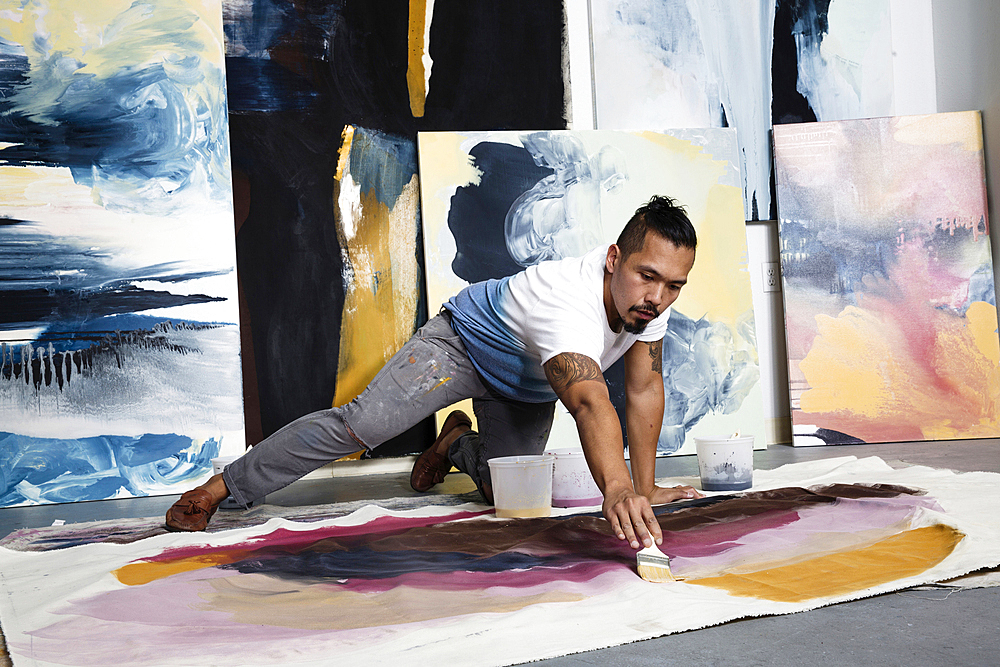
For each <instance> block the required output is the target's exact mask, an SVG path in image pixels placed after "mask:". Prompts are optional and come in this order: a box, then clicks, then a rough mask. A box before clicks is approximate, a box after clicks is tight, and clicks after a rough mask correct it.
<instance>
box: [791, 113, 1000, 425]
mask: <svg viewBox="0 0 1000 667" xmlns="http://www.w3.org/2000/svg"><path fill="white" fill-rule="evenodd" d="M774 150H775V166H776V181H777V197H778V209H779V213H780V237H781V262H782V272H783V277H784V295H785V313H786V324H787V344H788V368H789V381H790V385H791V386H790V391H791V404H792V421H793V430H794V432H795V436H794V438H795V444H797V445H810V444H826V443H849V442H858V441H862V442H896V441H911V440H947V439H959V438H987V437H997V436H998V435H1000V365H998V359H1000V343H998V338H997V310H996V297H995V294H994V282H993V279H994V278H993V264H992V260H991V255H990V237H989V221H988V217H987V210H986V184H985V170H984V162H983V139H982V123H981V119H980V114H979V112H978V111H968V112H959V113H947V114H933V115H924V116H903V117H896V118H876V119H869V120H857V121H843V122H831V123H804V124H795V125H782V126H775V128H774Z"/></svg>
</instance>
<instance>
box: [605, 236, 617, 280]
mask: <svg viewBox="0 0 1000 667" xmlns="http://www.w3.org/2000/svg"><path fill="white" fill-rule="evenodd" d="M620 256H621V250H620V249H619V248H618V245H617V244H616V243H612V244H611V245H610V246H609V247H608V256H607V258H605V260H604V269H605V270H606V271H607V272H608V273H614V272H615V262H617V261H618V258H619V257H620Z"/></svg>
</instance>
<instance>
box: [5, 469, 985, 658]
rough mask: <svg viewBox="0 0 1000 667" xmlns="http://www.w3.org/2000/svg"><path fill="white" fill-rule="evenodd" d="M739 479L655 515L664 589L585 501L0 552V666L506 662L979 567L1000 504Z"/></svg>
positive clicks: (898, 488)
mask: <svg viewBox="0 0 1000 667" xmlns="http://www.w3.org/2000/svg"><path fill="white" fill-rule="evenodd" d="M758 473H759V474H758V475H756V481H757V482H758V484H759V486H760V487H761V488H762V490H761V491H753V492H749V493H746V494H743V495H738V496H725V495H722V496H714V497H712V496H710V497H708V498H705V499H699V500H695V501H689V502H687V503H682V504H681V505H679V506H673V507H671V506H664V507H661V508H660V514H659V516H658V520H659V522H660V525H661V527H662V528H663V529H664V531H665V534H666V535H667V539H666V540H665V542H664V545H663V548H664V550H665V551H666V552H667V553H668V554H670V555H671V557H672V561H673V563H672V570H673V573H674V575H675V576H676V577H677V578H678V579H679V580H680V581H678V582H674V583H668V584H652V583H648V582H645V581H643V580H642V579H640V578H639V577H638V575H637V573H636V571H635V555H634V552H633V551H632V550H631V549H630V548H629V547H628V546H627V545H625V544H624V543H622V542H620V541H619V540H617V539H616V538H615V537H614V536H613V535H612V534H611V533H610V531H609V528H608V525H607V522H606V521H604V519H603V518H601V517H600V516H599V515H596V514H572V513H570V512H569V511H562V514H561V515H560V516H554V517H550V518H544V519H519V520H499V519H496V518H494V517H492V516H490V515H491V514H492V513H491V512H490V510H489V509H488V508H485V507H483V506H482V505H465V506H460V507H425V508H423V509H421V510H414V511H405V512H392V511H387V510H382V509H381V508H378V507H374V506H368V507H366V508H364V509H362V510H359V511H358V512H355V513H354V514H352V515H350V516H347V517H343V518H340V519H333V520H325V521H319V522H315V523H309V524H301V523H294V522H289V521H284V520H281V519H277V520H273V521H271V522H269V523H267V524H265V525H263V526H258V527H255V528H250V529H243V530H233V531H224V532H222V533H215V534H213V535H175V534H171V535H160V536H158V537H153V538H149V539H144V540H139V541H136V542H132V543H130V544H88V545H83V546H78V547H74V548H68V549H60V550H54V551H46V552H15V551H10V550H8V549H2V550H0V559H2V562H3V568H2V570H0V587H2V591H3V595H0V620H2V622H3V627H4V630H5V634H6V638H7V644H8V647H9V650H10V653H11V655H12V656H13V657H14V660H15V662H16V663H17V664H20V661H21V660H24V661H29V660H33V661H34V663H32V664H39V665H50V664H62V663H65V662H66V658H67V656H68V655H71V656H72V662H73V664H75V665H106V664H116V665H142V664H151V663H156V664H164V663H170V664H175V663H179V662H183V663H184V664H204V665H208V664H223V663H227V664H228V663H239V664H245V665H295V664H323V663H327V664H328V663H329V662H331V661H333V662H336V663H344V664H366V665H367V664H394V665H398V664H454V665H506V664H513V663H520V662H526V661H531V660H537V659H541V658H546V657H554V656H558V655H564V654H566V653H571V652H578V651H585V650H589V649H594V648H602V647H605V646H611V645H615V644H620V643H626V642H632V641H638V640H641V639H646V638H649V637H655V636H660V635H664V634H670V633H674V632H681V631H684V630H689V629H694V628H700V627H705V626H709V625H714V624H718V623H723V622H726V621H730V620H734V619H736V618H741V617H745V616H758V615H766V614H785V613H793V612H799V611H804V610H807V609H812V608H816V607H819V606H824V605H828V604H833V603H836V602H841V601H845V600H851V599H856V598H860V597H867V596H871V595H877V594H880V593H885V592H888V591H893V590H899V589H902V588H906V587H910V586H914V585H918V584H924V583H930V582H935V581H941V580H944V579H949V578H952V577H955V576H959V575H962V574H965V573H967V572H970V571H972V570H975V569H978V568H981V567H990V566H995V565H996V564H998V563H1000V539H998V538H1000V534H998V528H997V524H996V522H995V521H990V520H989V519H988V518H987V517H985V516H984V514H985V513H986V512H988V511H989V507H991V506H992V505H993V504H995V502H997V500H1000V498H998V493H1000V491H998V490H1000V483H998V482H997V477H998V476H997V475H996V474H993V473H965V474H955V473H953V472H951V471H946V470H934V469H930V468H921V467H911V468H905V469H901V470H893V469H892V468H890V467H889V466H888V465H886V464H885V463H884V462H882V461H880V460H878V459H866V460H862V461H858V460H856V459H853V458H852V457H845V458H841V459H833V460H828V461H823V462H811V463H804V464H794V465H790V466H784V467H783V468H781V469H779V470H777V471H758ZM973 490H975V491H973ZM982 493H985V494H986V496H985V497H982V496H981V494H982ZM973 495H976V497H977V501H976V502H972V501H970V500H969V499H970V497H972V496H973Z"/></svg>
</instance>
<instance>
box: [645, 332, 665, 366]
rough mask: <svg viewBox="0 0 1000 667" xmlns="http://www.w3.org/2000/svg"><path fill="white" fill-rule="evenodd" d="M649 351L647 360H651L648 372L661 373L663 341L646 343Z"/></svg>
mask: <svg viewBox="0 0 1000 667" xmlns="http://www.w3.org/2000/svg"><path fill="white" fill-rule="evenodd" d="M646 346H647V347H648V349H649V358H650V359H652V360H653V363H652V364H650V368H649V370H651V371H653V372H655V373H662V372H663V341H662V340H657V341H653V342H652V343H646Z"/></svg>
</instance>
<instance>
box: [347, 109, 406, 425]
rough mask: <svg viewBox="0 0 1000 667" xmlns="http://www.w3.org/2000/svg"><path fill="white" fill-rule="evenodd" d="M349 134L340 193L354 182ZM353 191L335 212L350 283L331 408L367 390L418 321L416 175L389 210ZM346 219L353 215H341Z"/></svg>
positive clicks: (374, 198) (371, 194)
mask: <svg viewBox="0 0 1000 667" xmlns="http://www.w3.org/2000/svg"><path fill="white" fill-rule="evenodd" d="M351 129H352V128H348V130H351ZM352 137H353V132H349V131H345V133H344V144H343V147H342V148H341V153H340V159H339V161H338V165H337V176H338V180H337V184H336V187H335V196H336V197H338V198H340V197H341V196H342V194H343V192H344V190H345V188H348V184H349V183H351V184H353V179H351V175H350V160H349V152H350V150H351V145H352ZM351 187H352V188H353V186H351ZM352 192H354V191H353V190H352ZM356 194H357V197H359V199H358V201H357V202H350V205H344V203H343V202H338V203H339V204H340V205H339V206H338V209H337V210H338V211H339V212H340V215H341V219H339V220H338V221H337V222H338V224H337V236H338V237H339V240H340V246H341V249H342V252H343V253H344V261H345V263H346V264H348V265H349V267H350V271H351V274H352V276H353V280H352V282H351V283H350V284H348V285H346V288H347V290H346V294H345V295H344V310H343V316H342V322H341V328H340V357H339V363H338V366H337V369H338V370H337V387H336V391H335V393H334V399H333V405H334V406H339V405H344V404H345V403H348V402H350V401H351V400H352V399H353V398H354V397H355V396H357V395H358V394H360V393H361V392H362V391H363V390H364V388H365V387H366V386H367V385H368V383H369V382H371V381H372V378H374V377H375V374H376V373H378V371H379V370H380V369H381V368H382V366H384V365H385V363H386V362H387V361H388V360H389V358H390V357H391V356H392V355H393V354H395V353H396V351H397V350H399V348H400V347H402V346H403V344H404V343H405V342H406V341H407V340H409V338H410V336H412V335H413V327H414V325H415V323H416V318H417V301H418V298H419V290H418V285H419V267H418V266H417V258H416V252H415V249H414V244H415V243H416V239H417V205H418V203H417V202H418V193H417V178H416V176H414V177H413V178H412V179H411V180H410V182H409V183H407V185H406V186H405V187H404V188H403V191H402V193H401V194H400V195H399V198H398V199H397V200H396V201H395V202H394V204H393V206H392V208H391V209H390V208H389V207H388V206H386V205H385V204H383V203H381V202H379V201H378V198H377V195H376V193H375V191H374V190H370V191H369V192H368V193H363V192H357V193H356ZM351 196H354V194H352V195H351ZM357 203H359V204H360V206H355V204H357ZM347 216H352V217H353V219H351V220H347V219H344V218H345V217H347ZM348 230H350V233H349V232H348Z"/></svg>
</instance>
